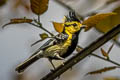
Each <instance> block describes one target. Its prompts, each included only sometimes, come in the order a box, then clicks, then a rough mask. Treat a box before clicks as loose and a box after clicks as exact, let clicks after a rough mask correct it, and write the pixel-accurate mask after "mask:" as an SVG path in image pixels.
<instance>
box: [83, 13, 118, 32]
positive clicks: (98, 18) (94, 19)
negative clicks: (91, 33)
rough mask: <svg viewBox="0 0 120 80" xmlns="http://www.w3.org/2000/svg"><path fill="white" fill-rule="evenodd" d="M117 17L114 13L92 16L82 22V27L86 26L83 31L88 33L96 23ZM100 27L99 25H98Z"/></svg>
mask: <svg viewBox="0 0 120 80" xmlns="http://www.w3.org/2000/svg"><path fill="white" fill-rule="evenodd" d="M115 15H117V14H116V13H102V14H96V15H94V16H91V17H89V18H88V19H87V20H85V21H83V23H82V24H83V25H86V26H87V27H86V29H85V31H88V30H89V29H91V28H92V27H96V26H97V25H98V23H101V21H103V22H106V21H105V19H108V18H110V17H111V16H115ZM99 26H101V25H99ZM103 29H104V28H103Z"/></svg>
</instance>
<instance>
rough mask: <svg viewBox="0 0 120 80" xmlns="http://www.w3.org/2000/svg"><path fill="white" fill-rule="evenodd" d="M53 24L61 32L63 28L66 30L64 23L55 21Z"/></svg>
mask: <svg viewBox="0 0 120 80" xmlns="http://www.w3.org/2000/svg"><path fill="white" fill-rule="evenodd" d="M53 26H54V28H55V30H56V31H57V32H59V33H61V32H63V30H64V26H63V23H57V22H53Z"/></svg>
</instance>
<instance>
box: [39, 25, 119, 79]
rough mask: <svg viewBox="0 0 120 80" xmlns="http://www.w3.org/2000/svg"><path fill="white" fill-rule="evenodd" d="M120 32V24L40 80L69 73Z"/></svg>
mask: <svg viewBox="0 0 120 80" xmlns="http://www.w3.org/2000/svg"><path fill="white" fill-rule="evenodd" d="M119 32H120V24H119V25H117V26H116V27H114V28H113V29H112V30H110V31H109V32H107V33H106V34H104V35H103V36H102V37H100V38H98V39H97V40H96V41H94V42H93V43H91V44H90V45H89V46H87V47H86V48H84V49H83V50H82V51H81V52H79V53H78V54H76V55H75V56H73V57H72V58H70V59H69V60H68V61H66V62H65V63H64V65H60V66H59V67H57V68H56V69H55V70H54V71H53V72H50V73H48V74H47V75H46V76H45V77H43V78H42V79H40V80H54V79H55V78H56V77H58V76H60V75H61V74H62V73H64V72H65V71H67V70H68V69H69V68H71V67H73V66H74V65H75V64H77V63H78V62H80V61H82V60H83V59H84V58H85V57H87V56H88V55H90V54H92V52H93V51H94V50H96V49H97V48H99V47H100V46H102V45H103V44H105V43H106V42H107V41H109V40H110V39H112V38H113V37H114V36H116V35H117V34H118V33H119Z"/></svg>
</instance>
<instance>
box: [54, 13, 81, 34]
mask: <svg viewBox="0 0 120 80" xmlns="http://www.w3.org/2000/svg"><path fill="white" fill-rule="evenodd" d="M53 25H54V27H55V29H56V31H57V32H60V33H61V32H69V33H70V34H74V33H76V32H78V31H80V29H81V27H82V24H81V22H80V20H79V19H78V18H77V16H76V15H75V12H73V11H70V12H69V15H68V16H65V17H64V22H63V23H57V22H53Z"/></svg>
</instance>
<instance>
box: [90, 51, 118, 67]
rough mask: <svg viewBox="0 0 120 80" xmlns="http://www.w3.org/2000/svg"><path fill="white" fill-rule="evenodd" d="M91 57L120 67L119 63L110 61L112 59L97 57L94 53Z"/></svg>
mask: <svg viewBox="0 0 120 80" xmlns="http://www.w3.org/2000/svg"><path fill="white" fill-rule="evenodd" d="M91 55H92V56H94V57H97V58H99V59H102V60H104V61H107V62H110V63H113V64H115V65H117V66H120V64H118V63H117V62H115V61H112V60H110V59H105V58H103V57H101V56H98V55H96V54H93V53H92V54H91Z"/></svg>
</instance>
